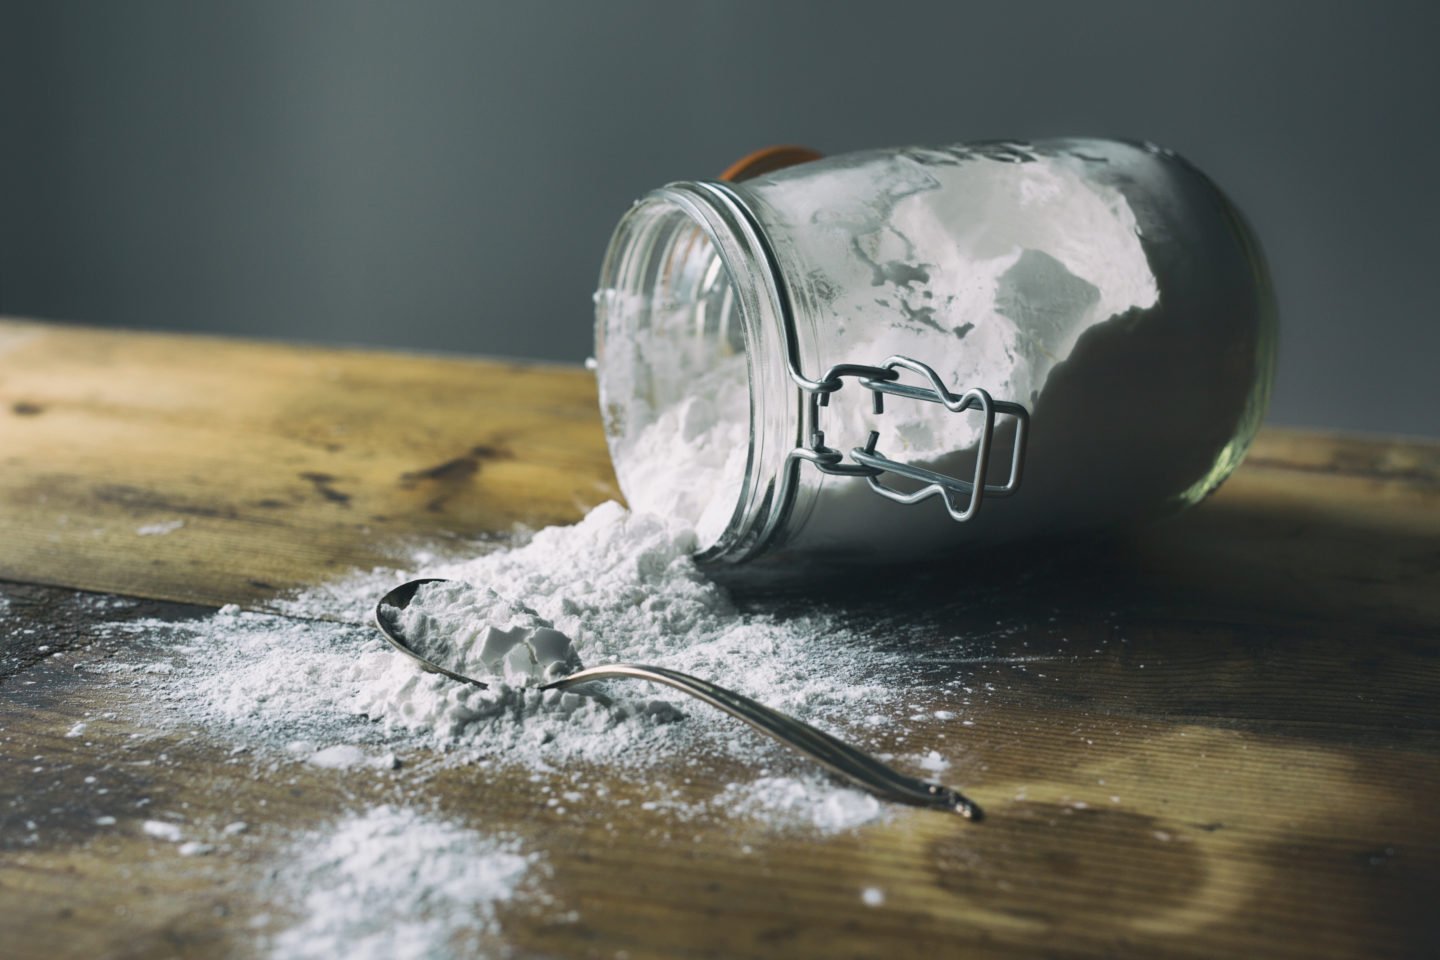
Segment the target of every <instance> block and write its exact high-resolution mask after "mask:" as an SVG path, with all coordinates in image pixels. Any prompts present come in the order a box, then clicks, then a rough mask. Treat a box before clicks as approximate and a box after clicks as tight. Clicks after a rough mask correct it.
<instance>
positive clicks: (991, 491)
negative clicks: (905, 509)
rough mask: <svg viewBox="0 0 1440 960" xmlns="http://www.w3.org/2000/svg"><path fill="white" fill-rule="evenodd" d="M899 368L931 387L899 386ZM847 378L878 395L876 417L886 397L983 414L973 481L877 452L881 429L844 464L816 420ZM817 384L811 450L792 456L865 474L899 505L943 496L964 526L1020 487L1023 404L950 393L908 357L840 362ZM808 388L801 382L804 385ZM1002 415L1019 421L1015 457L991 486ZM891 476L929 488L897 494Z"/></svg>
mask: <svg viewBox="0 0 1440 960" xmlns="http://www.w3.org/2000/svg"><path fill="white" fill-rule="evenodd" d="M900 370H908V371H910V372H912V373H915V374H918V375H920V376H921V377H923V378H925V379H926V380H927V381H929V384H930V385H929V386H928V387H920V386H912V385H909V384H903V383H898V382H896V381H897V379H898V377H899V375H900V374H899V371H900ZM843 376H858V377H860V378H861V379H860V385H861V386H863V387H865V388H866V389H868V390H871V391H873V393H874V395H875V412H876V413H883V412H884V410H885V406H884V398H885V396H886V395H887V394H888V395H890V396H896V397H905V398H906V399H910V400H924V401H927V402H929V403H938V404H941V405H942V406H944V407H945V408H946V409H947V410H949V411H951V412H952V413H963V412H965V411H968V410H976V411H979V413H980V415H981V417H983V418H984V425H983V427H982V429H981V431H980V439H979V442H978V443H977V445H976V450H975V473H974V476H973V478H972V479H969V480H962V479H960V478H959V477H952V476H949V475H947V474H943V473H937V472H936V471H934V470H927V469H925V468H924V467H917V466H912V465H911V464H908V463H901V462H900V461H898V460H892V459H890V458H889V457H887V456H885V455H884V454H883V453H881V452H880V451H879V450H877V449H876V445H877V444H878V443H879V440H880V434H879V432H878V431H871V433H870V438H869V440H868V441H867V442H866V444H865V446H863V447H856V448H855V449H853V450H851V451H850V459H851V460H853V461H854V463H848V464H847V463H842V462H841V460H842V456H841V454H840V451H838V450H835V449H834V448H832V447H827V446H826V445H825V435H824V433H823V432H822V431H821V430H820V429H819V428H818V424H817V421H818V418H819V408H820V407H822V406H827V405H828V402H829V399H830V394H831V393H833V392H835V391H836V390H838V389H840V386H841V385H842V384H843V381H842V380H841V379H840V378H841V377H843ZM813 383H814V388H810V389H811V393H810V405H809V413H810V428H811V433H810V446H809V447H799V448H797V449H796V450H795V451H793V453H792V454H791V455H792V456H794V457H799V458H802V459H805V460H809V461H811V462H812V463H814V464H815V466H816V467H817V468H819V469H820V470H821V471H823V472H825V473H831V474H840V475H843V476H862V477H864V478H865V479H866V482H867V483H869V484H870V488H871V489H872V490H874V491H875V492H876V493H878V494H880V495H881V496H882V497H885V498H887V499H890V500H894V501H895V502H897V503H918V502H920V501H921V500H927V499H929V498H930V497H933V496H937V495H938V496H940V497H941V498H942V499H943V500H944V502H945V510H946V511H947V512H948V513H949V514H950V516H951V518H952V519H954V520H956V521H958V522H962V523H963V522H964V521H966V520H969V519H970V518H971V517H973V516H975V514H976V513H977V512H978V511H979V509H980V506H981V504H982V503H983V501H984V499H985V498H986V497H987V496H988V497H1008V496H1010V495H1012V494H1014V493H1015V491H1016V490H1018V489H1019V488H1020V478H1021V474H1022V473H1023V471H1024V467H1025V444H1026V440H1027V439H1028V434H1029V428H1030V411H1029V410H1027V409H1025V407H1023V406H1021V405H1020V404H1018V403H1011V402H1009V401H1005V400H995V399H993V398H991V396H990V394H989V393H987V392H985V391H984V390H981V389H979V388H978V387H976V388H972V389H970V390H967V391H965V392H964V393H961V394H955V393H951V392H950V391H949V390H948V389H947V388H946V386H945V384H944V383H943V382H941V380H940V376H939V374H937V373H936V372H935V371H934V370H933V369H931V368H930V367H929V366H927V365H926V364H923V363H921V362H920V361H919V360H912V359H911V358H909V357H891V358H889V359H888V360H886V361H885V363H884V364H883V365H881V366H879V367H864V366H860V365H858V364H841V365H839V366H836V367H832V368H831V369H830V371H828V372H827V373H826V375H825V377H824V378H823V379H821V380H819V381H815V382H813ZM804 385H805V384H802V386H804ZM815 388H818V389H815ZM997 414H1003V415H1007V416H1011V417H1014V418H1015V444H1014V449H1013V451H1012V453H1011V457H1010V475H1009V477H1008V478H1007V479H1006V481H1005V482H1004V483H986V482H985V477H986V475H987V473H988V472H989V468H990V452H991V446H992V442H993V440H994V434H995V417H996V415H997ZM886 473H893V474H896V475H898V476H902V477H908V478H909V479H911V480H915V481H917V482H919V483H922V484H924V486H923V487H921V488H920V489H918V490H915V491H913V492H910V493H906V492H904V491H901V490H897V489H895V488H894V487H891V486H887V485H886V484H885V483H883V482H881V479H880V478H881V476H882V475H884V474H886Z"/></svg>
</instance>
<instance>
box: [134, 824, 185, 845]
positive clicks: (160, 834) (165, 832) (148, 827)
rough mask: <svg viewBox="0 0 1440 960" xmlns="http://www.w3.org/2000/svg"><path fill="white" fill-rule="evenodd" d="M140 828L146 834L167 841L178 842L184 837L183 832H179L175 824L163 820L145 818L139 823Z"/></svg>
mask: <svg viewBox="0 0 1440 960" xmlns="http://www.w3.org/2000/svg"><path fill="white" fill-rule="evenodd" d="M140 829H141V830H143V831H144V832H145V835H146V836H150V837H154V838H155V839H156V840H165V841H167V842H169V843H179V842H180V841H181V840H182V839H183V838H184V834H182V833H181V832H180V827H179V826H178V825H177V824H173V823H166V822H165V821H164V820H146V821H145V822H144V823H143V824H141V825H140Z"/></svg>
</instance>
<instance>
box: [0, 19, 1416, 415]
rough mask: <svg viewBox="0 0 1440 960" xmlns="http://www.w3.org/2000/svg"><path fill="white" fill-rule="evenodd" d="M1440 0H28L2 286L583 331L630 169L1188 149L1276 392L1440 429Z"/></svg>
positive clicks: (0, 119)
mask: <svg viewBox="0 0 1440 960" xmlns="http://www.w3.org/2000/svg"><path fill="white" fill-rule="evenodd" d="M1437 11H1440V5H1437V4H1434V3H1423V2H1415V3H1398V2H1390V3H1386V2H1376V0H1371V2H1366V3H1361V2H1352V3H1327V2H1318V0H1310V2H1293V3H1292V2H1286V3H1281V2H1265V0H1250V2H1246V3H1231V2H1218V0H1207V2H1205V3H1195V4H1185V5H1180V4H1169V3H1159V2H1155V0H1149V2H1133V3H1118V2H1101V0H1085V2H1076V0H1045V2H1031V3H1018V2H1013V3H1006V2H998V0H990V2H986V3H944V2H940V0H935V2H923V3H918V2H917V3H908V2H897V0H889V2H875V3H871V4H849V3H838V2H836V3H823V2H798V0H797V2H780V0H772V2H768V3H750V2H709V3H688V4H687V3H683V2H675V0H668V2H639V0H606V2H604V3H598V2H594V3H585V2H579V0H577V2H570V3H538V2H537V3H486V4H482V3H456V2H442V0H423V2H416V0H411V2H406V3H372V2H335V0H304V2H295V0H282V2H243V3H229V4H221V3H210V2H200V3H196V2H128V3H114V2H63V0H42V2H33V3H32V2H15V0H0V312H5V313H10V314H27V315H32V316H41V317H52V318H60V319H65V320H74V321H83V322H86V323H92V324H106V325H119V326H129V327H145V328H161V329H170V330H206V331H218V332H227V333H237V334H246V335H258V336H265V337H281V338H293V339H299V340H309V341H336V342H344V343H355V344H375V345H390V346H401V347H409V348H419V349H442V350H453V351H463V352H467V353H484V354H492V355H512V356H526V357H544V358H551V359H556V360H567V361H577V360H580V359H582V358H583V357H585V356H586V355H587V353H588V352H589V350H590V292H591V289H592V286H593V283H594V277H595V274H596V271H597V270H598V267H599V261H600V257H601V254H602V252H603V249H604V245H605V242H606V239H607V237H608V235H609V231H610V229H611V227H612V226H613V224H614V222H615V219H616V218H617V217H618V216H619V215H620V213H621V212H622V211H623V210H624V209H625V207H626V206H627V204H628V203H629V202H630V200H631V199H633V198H634V197H636V196H638V195H640V194H641V193H643V192H644V191H645V190H647V189H649V188H651V187H654V186H657V185H659V184H661V183H663V182H665V181H667V180H672V179H680V178H687V177H697V176H709V175H713V174H714V173H716V172H718V170H719V169H720V168H722V167H724V166H725V165H726V164H727V163H728V162H729V161H730V160H732V159H733V158H735V157H736V156H738V155H740V154H742V153H745V152H747V151H749V150H750V149H752V148H754V147H756V146H761V145H765V144H768V143H772V142H801V143H806V144H810V145H813V146H815V147H818V148H820V149H822V150H825V151H826V152H841V151H845V150H849V149H854V148H861V147H869V146H883V145H887V144H893V143H903V142H946V141H952V140H960V139H972V138H973V139H978V138H991V137H1006V136H1019V137H1024V136H1043V135H1052V134H1067V133H1088V134H1101V135H1114V136H1126V137H1143V138H1148V139H1151V140H1155V141H1158V142H1160V143H1163V144H1166V145H1168V146H1171V147H1174V148H1175V149H1177V150H1179V151H1180V152H1182V153H1184V154H1186V155H1188V156H1189V157H1190V158H1191V159H1192V160H1194V161H1195V162H1196V163H1198V164H1199V165H1200V166H1201V167H1202V168H1203V169H1205V170H1206V171H1208V172H1209V173H1210V174H1211V175H1212V176H1214V177H1215V178H1216V179H1217V180H1218V181H1219V182H1220V183H1221V184H1222V185H1223V186H1225V187H1226V188H1227V189H1228V191H1229V192H1230V193H1231V195H1232V196H1233V197H1234V198H1235V199H1236V200H1237V201H1238V203H1239V204H1240V206H1241V207H1242V208H1243V209H1244V210H1246V211H1247V212H1248V214H1249V216H1250V218H1251V219H1252V221H1253V222H1254V224H1255V226H1256V228H1257V230H1258V232H1259V233H1260V235H1261V237H1262V239H1263V240H1264V242H1265V244H1266V246H1267V248H1268V251H1269V254H1270V257H1271V262H1272V267H1273V269H1274V274H1275V280H1276V284H1277V288H1278V290H1279V296H1280V303H1281V309H1282V317H1283V330H1284V332H1283V339H1282V344H1281V349H1282V357H1281V368H1280V374H1279V382H1278V386H1277V392H1276V395H1275V401H1274V405H1273V407H1272V417H1271V419H1272V421H1276V422H1281V423H1287V424H1309V425H1320V426H1332V427H1341V428H1353V429H1365V430H1380V431H1390V432H1408V433H1416V434H1430V435H1440V376H1437V375H1436V370H1435V367H1436V360H1437V358H1440V323H1437V320H1440V317H1437V311H1436V308H1435V306H1434V304H1435V303H1436V301H1437V292H1436V284H1437V282H1440V242H1437V235H1440V216H1437V215H1440V202H1437V198H1440V187H1437V184H1440V173H1437V172H1436V163H1435V155H1436V150H1437V146H1440V142H1437V141H1440V124H1437V116H1440V114H1437V105H1436V104H1437V95H1440V66H1437V56H1436V54H1435V49H1436V43H1437V37H1440V13H1437Z"/></svg>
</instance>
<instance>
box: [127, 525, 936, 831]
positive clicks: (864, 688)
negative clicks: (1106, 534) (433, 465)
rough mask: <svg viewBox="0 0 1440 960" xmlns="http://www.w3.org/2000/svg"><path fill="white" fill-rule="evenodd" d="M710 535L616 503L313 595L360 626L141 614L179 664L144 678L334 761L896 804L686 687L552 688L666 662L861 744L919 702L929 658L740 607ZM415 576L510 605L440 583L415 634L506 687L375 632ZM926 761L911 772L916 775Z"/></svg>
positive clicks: (838, 817)
mask: <svg viewBox="0 0 1440 960" xmlns="http://www.w3.org/2000/svg"><path fill="white" fill-rule="evenodd" d="M694 543H695V540H694V534H693V532H691V531H690V529H689V528H688V527H685V526H683V525H679V524H675V523H672V522H668V521H666V520H665V519H663V518H659V517H656V516H653V515H644V514H635V513H631V512H629V511H627V510H625V509H624V508H623V507H621V506H620V505H618V504H615V503H607V504H603V505H601V506H599V507H597V508H595V509H594V510H593V511H591V513H590V514H589V515H588V516H587V517H586V518H585V519H584V520H583V521H581V522H580V523H578V524H575V525H574V526H568V527H551V528H547V529H544V530H541V531H539V532H538V533H536V534H535V535H534V536H533V538H532V539H531V540H530V541H529V542H528V543H526V544H525V545H523V546H520V547H516V548H514V549H507V550H498V551H496V552H493V553H490V554H487V555H484V556H481V557H479V558H476V559H474V560H470V561H468V562H465V563H461V564H451V565H443V564H432V565H429V566H422V567H421V568H420V569H416V570H411V571H403V572H402V571H385V572H382V573H377V574H375V575H371V576H362V577H358V578H356V579H355V580H353V581H351V582H348V583H344V584H339V585H332V586H331V587H330V588H329V589H328V590H326V591H317V592H315V593H312V594H309V595H307V596H304V597H300V598H297V599H296V601H295V602H294V603H293V604H292V609H294V610H296V611H297V612H300V611H303V613H304V614H306V615H308V616H312V617H313V616H327V617H332V618H339V619H344V620H346V621H349V623H348V624H337V623H331V622H319V621H309V622H306V621H297V620H295V619H291V618H288V617H274V616H267V615H262V614H252V613H245V612H241V611H239V610H238V609H235V608H225V609H223V610H222V611H220V612H219V613H218V614H216V615H215V616H214V617H212V618H209V619H205V620H200V621H194V622H190V623H180V624H160V623H154V622H147V623H144V624H141V625H139V627H138V629H143V630H146V631H149V632H162V633H166V634H168V636H167V637H166V638H165V640H166V643H167V646H168V648H169V650H170V651H171V655H172V659H171V660H170V661H168V662H161V663H158V664H150V665H147V666H146V667H145V668H144V669H146V670H149V671H153V672H160V673H162V674H163V675H164V676H165V679H166V681H167V682H168V689H169V690H170V691H171V697H172V704H173V705H174V706H175V707H177V708H178V709H179V710H180V711H181V713H182V714H183V715H184V716H185V717H187V718H188V719H191V720H199V721H201V722H202V723H204V724H206V725H208V726H212V727H217V728H220V729H221V730H223V731H225V732H226V733H227V734H228V735H230V736H232V737H234V738H236V739H239V740H241V741H242V742H244V743H245V744H247V745H256V744H258V745H261V746H263V744H265V743H270V744H272V745H274V746H275V747H276V748H277V749H284V750H287V751H288V753H289V754H290V755H291V756H298V757H300V758H302V759H308V760H309V762H311V763H313V764H315V765H319V766H329V767H352V766H353V767H360V766H380V767H384V766H386V765H388V763H389V762H390V761H389V753H388V752H387V751H393V750H396V749H401V748H403V747H404V746H406V745H415V744H417V743H428V744H429V745H431V746H433V747H436V748H439V749H440V750H441V751H442V752H443V753H444V755H445V756H447V757H449V758H450V759H451V761H453V762H457V763H465V762H484V763H498V764H504V765H517V766H520V767H522V768H528V769H531V770H537V771H543V770H555V769H563V768H564V767H565V766H566V765H567V764H570V763H572V762H574V761H588V762H594V763H599V764H604V765H605V766H607V767H608V768H630V769H654V770H657V771H658V770H665V769H667V768H668V769H670V770H683V769H684V768H685V767H686V766H687V765H688V764H692V763H695V762H696V761H697V758H698V760H699V762H702V763H707V764H708V763H709V762H711V761H712V760H715V759H718V758H721V757H726V758H729V759H731V760H732V761H735V763H736V764H737V765H738V766H739V767H740V768H741V769H743V770H747V771H753V779H748V780H743V781H741V782H737V783H733V784H730V785H729V786H728V787H726V788H725V789H724V790H723V791H722V792H721V793H720V794H719V795H717V796H716V797H714V798H712V799H711V800H710V801H707V802H705V803H704V804H703V812H704V813H705V814H706V815H714V816H722V817H728V816H742V817H746V818H754V819H759V820H762V821H772V822H773V825H774V826H776V827H781V828H785V827H806V828H814V829H818V830H821V831H834V830H846V829H851V828H854V827H856V826H859V825H862V824H864V823H865V822H868V821H870V820H873V819H876V818H878V817H880V816H882V815H884V812H885V808H884V806H883V805H881V804H879V803H876V802H875V801H873V800H872V799H871V798H869V797H868V796H866V795H864V794H861V793H859V792H857V791H855V790H852V789H849V788H847V787H844V786H841V785H839V784H838V783H836V782H835V781H833V780H831V779H829V778H828V777H826V776H824V775H823V774H821V773H819V772H818V769H817V768H814V767H813V766H812V765H811V764H809V762H808V761H805V760H796V759H794V758H793V756H792V755H791V754H790V753H789V752H788V751H787V750H785V748H783V747H780V746H777V745H775V744H773V743H772V742H770V741H768V740H766V739H764V738H762V737H760V736H759V735H758V734H756V733H754V732H753V731H752V730H750V729H749V728H748V727H746V726H744V725H743V724H741V723H739V722H737V721H735V720H733V719H732V718H729V717H727V716H725V715H723V714H720V713H719V712H718V711H715V710H713V709H712V708H710V707H707V706H705V705H703V704H700V703H698V702H695V701H690V700H688V699H686V698H684V697H682V696H680V695H678V694H675V693H674V692H673V691H666V692H665V693H663V694H661V692H660V691H659V690H658V689H657V688H655V687H652V686H651V685H649V684H646V683H643V682H637V681H612V682H608V683H605V684H597V685H595V686H594V690H593V691H592V695H586V694H580V693H573V692H565V693H560V692H556V691H546V692H542V691H540V690H538V689H537V688H536V685H537V683H538V682H541V681H542V680H543V679H544V678H545V677H546V676H552V675H554V674H555V673H556V672H557V671H569V670H571V669H574V668H575V667H577V666H578V665H579V664H581V663H582V662H583V663H584V664H587V665H599V664H604V663H612V662H621V661H630V662H639V663H650V664H656V665H660V666H666V667H670V668H673V669H677V670H681V671H684V672H687V673H691V674H694V675H696V676H699V677H702V678H706V679H712V680H714V681H716V682H718V683H721V684H723V685H725V686H728V687H730V688H732V689H734V690H737V691H739V692H741V693H744V694H747V695H749V696H751V697H754V698H756V699H758V700H760V701H761V702H763V703H766V704H768V705H770V706H773V707H775V708H777V709H780V710H783V711H785V712H787V713H790V714H792V715H794V716H796V717H799V718H800V719H803V720H806V721H808V722H811V723H815V724H817V725H819V726H821V727H823V728H826V729H829V730H831V731H832V732H834V733H836V734H838V735H840V736H842V737H847V738H849V739H851V740H853V741H854V742H856V743H857V744H858V745H860V746H862V747H863V746H866V745H867V741H868V740H869V737H870V736H871V734H872V733H874V732H877V731H879V730H880V729H881V728H883V727H885V726H887V725H888V724H890V723H891V722H892V721H891V720H890V719H889V718H890V717H894V716H903V715H904V711H903V710H902V709H900V703H899V698H900V697H902V696H903V693H902V692H901V691H903V690H904V688H905V684H904V682H903V678H904V677H906V676H907V674H908V673H909V669H907V668H913V664H907V663H906V662H905V661H904V660H903V658H902V657H901V656H900V655H899V654H896V653H893V652H881V651H877V650H875V649H873V648H872V646H871V645H870V644H869V643H868V642H867V641H866V639H865V638H864V637H860V636H856V635H855V634H853V633H851V632H849V631H848V630H846V629H843V628H842V626H841V625H840V624H839V623H837V622H836V620H835V619H834V618H832V617H830V616H828V615H826V614H823V613H817V614H812V615H806V616H791V617H785V618H783V619H780V618H775V617H771V616H768V615H764V614H755V613H750V612H746V611H743V610H741V609H739V608H737V606H736V605H735V603H734V602H733V601H732V599H731V597H730V595H729V594H728V592H727V591H726V590H725V589H724V588H722V587H720V586H719V585H717V584H715V583H714V582H712V581H711V580H709V579H708V578H707V577H706V576H705V575H704V574H703V573H701V572H700V571H699V570H698V569H697V567H696V565H695V563H694V561H693V560H692V559H691V554H692V551H693V549H694ZM412 576H417V577H418V576H435V577H445V578H450V579H455V580H462V581H465V582H467V583H469V584H473V585H475V586H476V587H479V588H482V589H481V591H480V593H479V594H478V595H480V596H484V595H485V593H484V591H490V590H493V591H494V592H495V593H496V594H498V595H499V597H501V598H507V599H503V600H502V599H495V600H494V601H493V603H494V605H493V607H491V608H489V609H482V610H477V609H476V608H475V607H474V606H473V602H474V598H475V597H476V596H477V593H476V591H473V590H469V589H464V590H461V589H458V588H440V589H437V590H434V591H433V592H432V593H428V594H426V595H425V598H424V600H425V602H423V603H420V604H419V605H418V607H415V606H413V605H412V611H413V612H408V613H407V614H401V615H402V616H405V615H409V616H413V617H416V618H429V620H421V619H417V620H415V622H413V623H410V624H407V629H414V630H418V631H419V632H420V633H421V634H422V635H424V636H426V637H427V638H430V639H429V640H427V641H426V642H432V641H433V642H434V643H437V644H441V645H442V649H440V650H439V651H438V652H440V653H443V654H446V655H448V656H452V657H455V658H457V659H456V662H458V663H459V664H461V669H462V672H465V671H468V672H471V673H473V674H474V675H478V676H486V677H489V678H491V681H490V683H491V685H490V686H489V687H488V688H485V689H481V688H478V687H475V686H472V685H469V684H464V683H459V682H456V681H454V680H451V679H449V678H446V677H443V676H441V675H438V674H433V673H426V672H423V671H422V670H421V669H420V668H419V666H418V665H417V664H415V663H414V662H413V661H412V660H410V659H409V658H407V657H404V656H402V655H401V654H399V653H397V652H396V651H394V650H392V649H391V648H390V647H388V646H387V645H386V644H384V642H383V641H382V640H380V639H379V634H378V632H377V631H376V630H375V629H374V627H373V626H370V625H368V622H367V621H368V620H369V618H370V616H371V614H372V612H373V610H374V604H375V603H376V600H377V599H378V597H379V596H381V595H382V594H383V593H384V592H385V591H386V590H388V589H389V588H390V587H393V586H394V585H395V584H397V583H399V582H400V581H402V580H405V579H408V578H409V577H412ZM522 604H523V605H528V607H526V606H522ZM482 606H483V605H482ZM351 624H353V625H351ZM487 625H488V627H493V629H489V628H488V627H487ZM127 628H129V629H136V627H133V626H132V627H127ZM567 641H571V642H567ZM572 642H573V643H572ZM918 760H919V758H918V757H912V758H902V760H901V765H902V766H909V767H911V768H912V769H914V768H917V767H918V766H919V763H918ZM790 773H793V774H795V775H789V774H790ZM656 789H657V790H659V789H661V788H659V787H657V788H656ZM657 801H658V802H661V803H662V804H663V803H664V797H657ZM700 812H701V811H699V810H696V811H691V813H692V814H698V813H700Z"/></svg>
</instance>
